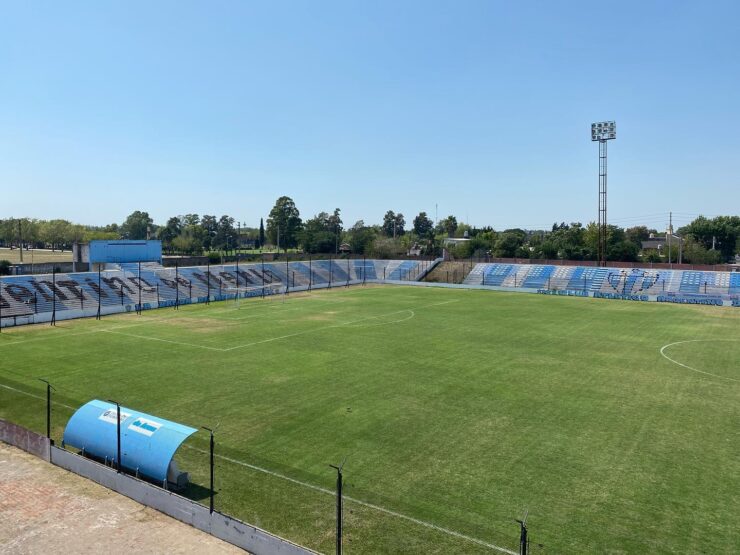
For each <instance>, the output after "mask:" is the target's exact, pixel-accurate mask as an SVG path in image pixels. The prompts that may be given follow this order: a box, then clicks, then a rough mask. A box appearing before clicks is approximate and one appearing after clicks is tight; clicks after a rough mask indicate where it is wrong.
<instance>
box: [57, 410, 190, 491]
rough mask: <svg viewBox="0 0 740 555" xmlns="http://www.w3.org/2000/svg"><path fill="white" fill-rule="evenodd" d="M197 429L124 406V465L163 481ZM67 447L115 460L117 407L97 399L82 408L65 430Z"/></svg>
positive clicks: (122, 427)
mask: <svg viewBox="0 0 740 555" xmlns="http://www.w3.org/2000/svg"><path fill="white" fill-rule="evenodd" d="M196 431H197V430H196V429H195V428H190V427H188V426H183V425H182V424H178V423H177V422H171V421H169V420H165V419H163V418H159V417H157V416H152V415H151V414H146V413H143V412H139V411H136V410H133V409H129V408H126V407H121V466H122V467H123V468H127V469H130V470H138V471H139V473H140V474H142V475H143V476H146V477H148V478H151V479H154V480H157V481H159V482H161V481H163V480H165V479H166V478H167V470H168V468H169V465H170V461H172V457H173V456H174V455H175V451H177V449H178V448H179V447H180V444H181V443H182V442H183V441H185V440H186V439H187V438H188V437H189V436H191V435H192V434H194V433H195V432H196ZM64 445H71V446H73V447H77V448H78V449H83V450H84V452H85V453H86V454H88V455H92V456H93V457H97V458H99V459H107V460H109V461H115V459H116V453H117V438H116V405H115V404H113V403H108V402H105V401H100V400H97V399H95V400H93V401H90V402H89V403H87V404H85V405H83V406H81V407H80V408H79V409H77V411H76V412H75V413H74V414H73V415H72V418H70V419H69V422H68V423H67V427H66V428H65V430H64Z"/></svg>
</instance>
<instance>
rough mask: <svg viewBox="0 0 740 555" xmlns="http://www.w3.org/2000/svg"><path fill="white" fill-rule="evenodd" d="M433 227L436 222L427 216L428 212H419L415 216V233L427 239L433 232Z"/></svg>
mask: <svg viewBox="0 0 740 555" xmlns="http://www.w3.org/2000/svg"><path fill="white" fill-rule="evenodd" d="M433 229H434V222H432V220H430V219H429V218H428V217H427V213H426V212H419V215H418V216H416V218H414V233H416V235H417V236H418V237H420V238H421V237H423V238H425V239H426V238H428V237H429V236H430V235H431V234H432V230H433Z"/></svg>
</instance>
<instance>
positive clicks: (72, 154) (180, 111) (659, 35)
mask: <svg viewBox="0 0 740 555" xmlns="http://www.w3.org/2000/svg"><path fill="white" fill-rule="evenodd" d="M739 106H740V3H739V2H737V1H730V2H696V1H691V2H680V1H665V2H642V1H640V2H609V3H604V2H592V1H591V2H537V3H533V2H506V3H504V2H494V1H482V2H476V1H452V0H450V1H448V2H431V1H429V0H425V1H419V2H410V1H403V0H394V1H389V2H381V1H373V2H360V1H342V2H319V1H308V0H307V1H295V2H272V1H271V2H262V3H256V2H247V1H240V2H226V1H220V2H198V3H196V2H184V1H181V0H178V1H174V2H164V1H157V2H149V1H146V2H139V1H127V2H107V3H106V2H75V1H70V2H40V1H39V2H4V3H3V4H2V5H1V6H0V217H10V216H16V217H19V216H29V217H37V218H53V217H61V218H66V219H70V220H73V221H76V222H80V223H86V224H106V223H109V222H113V221H118V222H120V221H122V220H123V219H124V218H125V216H126V215H127V214H128V213H130V212H131V211H133V210H135V209H141V210H146V211H148V212H149V213H150V214H151V215H152V216H153V217H154V219H155V221H156V222H157V223H164V221H165V220H166V218H167V217H168V216H171V215H177V214H184V213H188V212H196V213H199V214H204V213H208V214H216V215H221V214H223V213H228V214H230V215H232V216H234V217H235V218H237V219H238V220H240V221H243V222H247V224H249V225H257V224H258V222H259V218H260V217H261V216H266V215H267V213H268V211H269V210H270V208H271V207H272V205H273V203H274V201H275V199H276V198H277V197H278V196H280V195H289V196H291V197H292V198H293V199H294V200H295V201H296V204H297V205H298V208H299V209H300V210H301V214H302V216H303V217H304V218H305V217H310V216H311V215H313V214H315V213H316V212H318V211H321V210H326V211H330V210H332V209H334V208H335V207H339V208H341V209H342V215H343V218H344V221H345V224H352V223H353V222H354V221H355V220H358V219H364V220H365V221H366V222H367V223H377V222H379V221H380V220H381V218H382V215H383V214H384V212H385V211H386V210H388V209H393V210H395V211H401V212H403V213H404V214H405V215H406V219H407V221H410V220H411V219H412V218H413V216H414V215H415V214H417V213H418V212H419V211H421V210H425V211H427V213H429V214H430V215H431V216H432V217H434V212H435V204H438V205H439V216H440V217H443V216H446V215H447V214H455V215H456V216H457V217H458V219H459V220H463V221H464V220H467V221H469V222H471V223H472V224H474V225H479V226H481V225H492V226H494V227H495V228H496V229H503V228H506V227H513V226H519V227H530V228H534V227H545V226H549V225H551V223H552V222H554V221H556V220H557V221H561V220H564V221H575V220H579V221H583V222H587V221H590V220H593V219H595V218H596V209H597V194H596V193H597V173H598V172H597V167H598V159H597V151H598V148H597V145H596V144H595V143H592V142H591V141H590V136H589V128H590V124H591V122H592V121H600V120H607V119H614V120H616V121H617V133H618V137H617V140H616V141H613V142H611V143H610V144H609V154H610V158H609V160H610V165H609V172H610V173H609V177H610V179H609V192H610V198H609V201H610V205H609V215H610V219H611V220H612V221H613V222H614V223H618V224H621V225H631V224H633V223H648V224H651V225H655V226H665V224H666V219H667V212H668V211H669V210H673V211H675V212H677V213H678V215H677V221H678V223H679V224H680V223H686V222H687V221H688V220H689V219H691V217H692V216H693V215H694V214H699V213H704V214H707V215H715V214H723V213H733V214H737V213H738V212H740V177H738V176H739V175H740V174H739V171H738V153H739V152H740V132H738V130H739V129H740V115H739V114H740V112H739V110H738V107H739ZM642 216H645V217H644V218H643V217H642Z"/></svg>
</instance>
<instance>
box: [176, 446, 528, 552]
mask: <svg viewBox="0 0 740 555" xmlns="http://www.w3.org/2000/svg"><path fill="white" fill-rule="evenodd" d="M185 447H187V448H188V449H192V450H193V451H197V452H198V453H203V454H204V455H207V454H208V451H206V450H205V449H199V448H198V447H193V446H191V445H187V444H186V445H185ZM214 456H215V457H217V458H219V459H222V460H224V461H227V462H230V463H233V464H237V465H239V466H244V467H246V468H250V469H252V470H255V471H257V472H262V473H263V474H269V475H270V476H274V477H275V478H280V479H281V480H285V481H288V482H291V483H293V484H296V485H299V486H302V487H305V488H308V489H312V490H314V491H318V492H321V493H325V494H327V495H336V492H335V491H332V490H330V489H326V488H322V487H321V486H317V485H315V484H309V483H308V482H303V481H301V480H296V479H295V478H291V477H290V476H286V475H285V474H280V473H279V472H275V471H273V470H268V469H267V468H262V467H261V466H256V465H254V464H250V463H248V462H244V461H240V460H239V459H234V458H232V457H227V456H225V455H219V454H218V453H216V454H215V455H214ZM342 498H343V499H345V500H346V501H349V502H350V503H356V504H357V505H361V506H363V507H367V508H368V509H373V510H375V511H378V512H381V513H384V514H387V515H390V516H393V517H396V518H400V519H403V520H407V521H409V522H413V523H414V524H418V525H419V526H424V527H425V528H430V529H432V530H436V531H438V532H442V533H443V534H447V535H449V536H453V537H456V538H459V539H461V540H465V541H469V542H471V543H475V544H477V545H481V546H483V547H487V548H489V549H493V550H495V551H499V552H500V553H507V554H508V555H518V554H517V552H516V551H512V550H510V549H507V548H505V547H501V546H500V545H495V544H492V543H488V542H486V541H483V540H480V539H478V538H474V537H472V536H467V535H465V534H463V533H461V532H457V531H455V530H450V529H449V528H444V527H442V526H437V525H436V524H433V523H431V522H426V521H425V520H419V519H418V518H414V517H412V516H408V515H405V514H403V513H398V512H396V511H392V510H391V509H386V508H385V507H381V506H380V505H374V504H373V503H368V502H367V501H363V500H361V499H356V498H354V497H350V496H348V495H344V496H342Z"/></svg>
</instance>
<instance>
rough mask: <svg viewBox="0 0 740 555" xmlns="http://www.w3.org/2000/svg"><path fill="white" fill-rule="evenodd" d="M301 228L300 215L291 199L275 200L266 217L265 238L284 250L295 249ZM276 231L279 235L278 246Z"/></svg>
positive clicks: (281, 198)
mask: <svg viewBox="0 0 740 555" xmlns="http://www.w3.org/2000/svg"><path fill="white" fill-rule="evenodd" d="M302 226H303V222H302V221H301V215H300V212H299V211H298V208H296V205H295V202H293V199H291V198H290V197H280V198H279V199H277V201H276V202H275V206H273V207H272V210H270V214H269V215H268V217H267V236H268V237H269V239H270V242H271V243H272V244H273V245H277V246H278V247H282V248H284V249H286V250H287V249H289V248H291V247H295V246H297V245H298V233H299V232H300V231H301V227H302ZM278 230H279V233H280V244H279V245H278Z"/></svg>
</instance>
